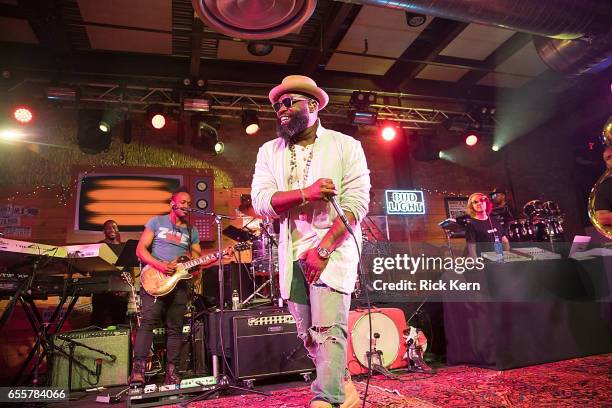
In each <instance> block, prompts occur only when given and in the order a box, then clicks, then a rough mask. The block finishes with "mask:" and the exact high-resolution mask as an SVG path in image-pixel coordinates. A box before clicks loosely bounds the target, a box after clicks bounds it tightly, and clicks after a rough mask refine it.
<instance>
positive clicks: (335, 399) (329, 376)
mask: <svg viewBox="0 0 612 408" xmlns="http://www.w3.org/2000/svg"><path fill="white" fill-rule="evenodd" d="M293 271H294V280H295V279H296V278H297V279H299V278H300V277H301V278H302V279H303V275H302V273H301V269H300V268H299V267H294V269H293ZM296 274H297V275H298V276H296ZM303 285H304V291H305V292H306V296H307V297H308V301H307V302H306V303H308V304H302V302H299V303H298V302H295V301H293V299H294V296H293V294H292V295H291V299H289V301H288V302H287V305H288V308H289V312H291V314H292V315H293V318H294V319H295V322H296V326H297V332H298V337H299V338H301V339H302V341H303V342H304V346H305V347H306V350H308V355H309V357H310V358H311V359H312V360H313V361H314V364H315V367H316V369H317V379H316V380H315V381H314V382H313V383H312V387H311V390H312V392H313V393H314V394H315V396H314V398H313V400H323V401H327V402H329V403H330V404H342V403H343V402H344V379H345V378H346V345H347V336H348V314H349V308H350V305H351V296H350V295H348V294H344V293H341V292H338V291H336V290H334V289H332V288H330V287H329V286H327V285H325V284H324V283H322V282H321V281H318V282H317V283H315V284H312V285H310V286H306V285H307V284H306V281H305V280H304V282H303ZM294 289H295V285H292V292H293V291H294Z"/></svg>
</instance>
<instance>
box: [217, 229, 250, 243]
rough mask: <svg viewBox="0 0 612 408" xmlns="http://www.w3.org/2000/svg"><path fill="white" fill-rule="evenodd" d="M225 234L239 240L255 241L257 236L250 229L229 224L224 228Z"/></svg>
mask: <svg viewBox="0 0 612 408" xmlns="http://www.w3.org/2000/svg"><path fill="white" fill-rule="evenodd" d="M223 235H225V236H226V237H228V238H231V239H233V240H234V241H237V242H245V241H253V240H256V239H257V237H256V236H255V235H253V234H251V233H250V232H248V231H245V230H243V229H240V228H236V227H234V226H233V225H229V226H227V227H225V228H224V229H223Z"/></svg>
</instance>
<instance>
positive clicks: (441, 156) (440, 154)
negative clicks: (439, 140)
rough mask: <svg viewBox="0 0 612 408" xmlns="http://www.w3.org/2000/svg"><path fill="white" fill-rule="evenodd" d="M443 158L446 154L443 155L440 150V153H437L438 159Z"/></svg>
mask: <svg viewBox="0 0 612 408" xmlns="http://www.w3.org/2000/svg"><path fill="white" fill-rule="evenodd" d="M445 157H446V154H445V153H444V152H443V151H442V150H440V151H439V152H438V158H440V159H444V158H445Z"/></svg>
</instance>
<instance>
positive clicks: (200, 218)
mask: <svg viewBox="0 0 612 408" xmlns="http://www.w3.org/2000/svg"><path fill="white" fill-rule="evenodd" d="M189 192H190V193H191V201H192V206H193V207H194V208H198V209H200V210H203V211H210V212H212V211H214V208H215V207H214V202H213V198H214V178H213V173H212V170H210V169H195V170H193V171H192V173H191V174H190V175H189ZM191 222H192V224H193V225H194V226H195V227H196V228H197V229H198V233H199V234H200V241H214V240H216V239H217V235H216V227H215V222H214V218H213V217H209V216H206V215H202V214H197V213H191Z"/></svg>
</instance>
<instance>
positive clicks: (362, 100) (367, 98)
mask: <svg viewBox="0 0 612 408" xmlns="http://www.w3.org/2000/svg"><path fill="white" fill-rule="evenodd" d="M373 103H376V93H374V92H363V91H353V94H352V95H351V100H350V104H351V105H353V106H356V107H359V108H367V107H368V106H369V105H371V104H373Z"/></svg>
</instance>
